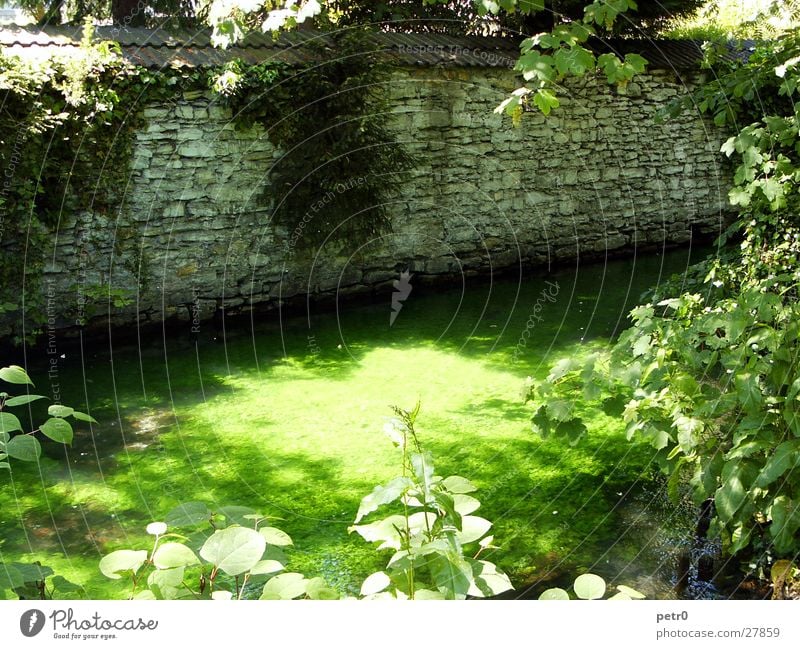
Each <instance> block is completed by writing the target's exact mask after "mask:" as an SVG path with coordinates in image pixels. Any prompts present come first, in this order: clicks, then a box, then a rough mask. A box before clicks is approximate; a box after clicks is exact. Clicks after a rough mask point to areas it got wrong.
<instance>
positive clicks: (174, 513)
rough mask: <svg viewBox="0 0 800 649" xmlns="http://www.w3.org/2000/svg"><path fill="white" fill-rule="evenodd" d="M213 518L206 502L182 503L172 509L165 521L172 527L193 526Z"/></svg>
mask: <svg viewBox="0 0 800 649" xmlns="http://www.w3.org/2000/svg"><path fill="white" fill-rule="evenodd" d="M210 519H211V510H210V509H209V508H208V506H207V505H206V504H205V503H201V502H188V503H182V504H180V505H178V506H177V507H175V508H174V509H172V510H170V512H169V513H168V514H167V516H166V519H165V522H166V523H167V525H169V526H170V527H192V526H194V525H197V524H198V523H207V522H208V521H209V520H210Z"/></svg>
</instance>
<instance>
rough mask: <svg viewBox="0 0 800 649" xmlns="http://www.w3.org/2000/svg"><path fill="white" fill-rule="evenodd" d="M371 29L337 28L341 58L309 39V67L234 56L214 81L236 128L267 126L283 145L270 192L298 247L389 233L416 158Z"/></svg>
mask: <svg viewBox="0 0 800 649" xmlns="http://www.w3.org/2000/svg"><path fill="white" fill-rule="evenodd" d="M364 34H365V33H364V32H362V31H360V30H358V29H351V30H348V31H346V32H342V33H335V34H332V35H331V38H332V39H333V40H334V41H335V47H336V54H337V55H336V57H334V58H331V57H330V56H329V54H328V53H326V52H325V51H324V50H323V49H322V48H321V47H319V46H315V45H314V43H313V42H312V43H309V44H307V45H306V47H307V48H308V50H309V52H310V53H311V54H312V55H314V54H316V55H318V58H317V57H315V60H313V61H312V63H310V64H308V65H305V66H302V67H299V68H298V67H295V66H287V65H283V64H277V63H275V62H272V61H266V62H264V63H260V64H257V65H251V66H247V65H244V64H243V63H242V62H240V61H234V62H232V63H230V64H228V65H227V66H225V67H224V68H223V70H222V71H221V72H220V73H219V74H218V75H217V76H216V77H215V78H214V80H213V87H214V88H215V89H216V91H217V92H219V93H220V94H221V97H222V98H223V101H224V103H225V104H227V105H228V106H230V107H231V109H232V111H233V114H234V116H235V120H236V124H237V126H238V127H240V128H245V129H247V128H251V127H252V126H253V125H254V124H260V125H261V126H262V127H263V128H264V130H265V131H266V134H267V136H268V137H269V139H270V141H271V142H272V143H273V144H274V145H275V147H276V148H277V149H278V150H280V151H281V158H280V159H279V160H278V161H277V162H272V161H270V165H271V166H270V175H271V183H270V184H271V187H266V188H265V193H267V194H268V195H269V196H271V197H273V198H274V199H275V200H276V201H277V204H276V206H275V211H274V214H275V218H276V220H277V222H278V223H280V224H281V225H283V226H285V227H286V228H287V230H288V231H289V233H290V242H291V243H290V245H289V247H290V251H291V252H294V251H295V250H300V249H312V250H313V249H314V247H315V246H317V247H318V246H320V245H322V244H323V243H324V242H327V241H329V240H330V241H332V242H340V241H345V242H348V241H349V242H353V241H358V242H361V241H363V240H364V238H365V237H372V236H374V235H376V234H379V233H382V232H385V231H387V230H388V229H389V228H390V225H391V224H390V222H389V218H388V212H387V209H386V205H387V203H388V202H389V200H390V199H391V197H392V196H393V195H394V193H395V192H397V191H398V190H399V188H400V185H401V181H402V173H403V172H404V171H406V170H408V169H410V168H411V167H412V166H413V164H414V161H413V158H412V157H411V156H410V155H409V154H408V152H407V151H406V149H405V147H404V146H403V145H402V144H401V143H399V142H397V140H396V138H395V137H394V135H393V134H392V133H391V132H390V131H389V128H388V120H389V116H390V113H391V110H390V106H389V103H388V96H387V92H386V90H387V88H388V81H389V70H390V69H389V67H388V66H387V64H386V63H385V62H384V61H382V60H381V59H380V57H379V55H378V52H376V51H375V47H374V45H373V44H371V42H370V41H369V40H367V39H365V38H364ZM298 244H299V245H298Z"/></svg>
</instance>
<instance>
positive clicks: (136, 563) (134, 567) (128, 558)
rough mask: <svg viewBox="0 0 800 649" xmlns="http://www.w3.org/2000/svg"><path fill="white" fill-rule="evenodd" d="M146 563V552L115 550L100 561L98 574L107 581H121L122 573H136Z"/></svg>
mask: <svg viewBox="0 0 800 649" xmlns="http://www.w3.org/2000/svg"><path fill="white" fill-rule="evenodd" d="M145 561H147V551H146V550H117V551H116V552H112V553H111V554H107V555H106V556H104V557H103V558H102V559H100V572H102V573H103V574H104V575H105V576H106V577H108V578H109V579H121V578H122V574H121V573H124V572H133V573H134V574H136V572H137V571H138V570H139V568H141V567H142V566H143V565H144V562H145Z"/></svg>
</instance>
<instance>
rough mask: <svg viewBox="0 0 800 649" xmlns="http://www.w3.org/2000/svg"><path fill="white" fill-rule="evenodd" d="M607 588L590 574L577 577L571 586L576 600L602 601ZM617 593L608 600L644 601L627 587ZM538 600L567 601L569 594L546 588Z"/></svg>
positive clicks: (558, 589)
mask: <svg viewBox="0 0 800 649" xmlns="http://www.w3.org/2000/svg"><path fill="white" fill-rule="evenodd" d="M607 589H608V587H607V586H606V582H605V580H604V579H603V578H602V577H600V576H599V575H595V574H592V573H590V572H587V573H584V574H582V575H579V576H578V577H577V579H575V582H574V583H573V585H572V592H573V593H575V598H576V599H583V600H591V599H603V597H604V596H605V594H606V591H607ZM616 590H617V592H616V593H615V594H614V595H612V596H611V597H609V598H608V599H615V600H619V599H621V600H627V601H630V600H634V599H644V597H645V596H644V595H642V593H640V592H639V591H638V590H634V589H633V588H630V587H629V586H617V588H616ZM539 599H540V600H548V601H550V600H568V599H570V596H569V593H568V592H567V591H566V590H564V589H563V588H548V589H547V590H546V591H544V592H543V593H542V594H541V595H539Z"/></svg>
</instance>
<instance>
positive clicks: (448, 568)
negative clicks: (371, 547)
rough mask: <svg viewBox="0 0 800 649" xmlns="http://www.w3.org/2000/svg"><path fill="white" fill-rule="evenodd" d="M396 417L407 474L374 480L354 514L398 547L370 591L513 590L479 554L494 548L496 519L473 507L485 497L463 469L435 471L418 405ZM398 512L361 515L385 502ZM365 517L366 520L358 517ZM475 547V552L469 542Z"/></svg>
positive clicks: (392, 594)
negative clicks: (422, 438)
mask: <svg viewBox="0 0 800 649" xmlns="http://www.w3.org/2000/svg"><path fill="white" fill-rule="evenodd" d="M395 413H396V414H397V418H395V419H393V420H392V421H390V422H389V423H388V424H387V433H388V434H389V436H390V438H391V439H392V441H393V443H394V444H395V445H397V446H398V447H399V448H400V450H401V452H402V466H403V472H402V475H400V476H398V477H397V478H395V479H394V480H392V481H390V482H389V483H388V484H386V485H382V486H378V487H375V489H374V490H373V491H372V493H371V494H369V495H368V496H366V497H364V499H363V500H362V501H361V506H360V507H359V509H358V514H357V515H356V519H355V523H356V524H355V525H353V526H352V527H350V532H356V533H357V534H359V535H360V536H361V537H362V538H363V539H364V540H365V541H368V542H370V543H377V544H378V546H377V549H378V550H393V551H394V552H393V554H392V557H391V558H390V559H389V563H388V564H387V566H386V570H384V571H381V572H376V573H374V574H372V575H370V576H369V577H367V579H366V580H364V584H363V585H362V587H361V594H362V595H365V596H367V597H369V598H375V599H378V598H380V599H382V598H398V599H465V598H466V597H467V596H473V597H490V596H492V595H497V594H499V593H502V592H505V591H507V590H511V588H512V586H511V582H510V581H509V579H508V577H507V576H506V575H505V573H503V572H502V571H501V570H499V569H498V568H497V566H496V565H495V564H493V563H491V562H489V561H485V560H483V559H479V558H478V557H479V556H480V555H481V553H482V552H483V551H484V550H486V549H487V548H491V547H493V546H492V545H491V543H492V539H493V537H492V536H487V533H488V531H489V529H490V527H491V523H490V522H489V521H487V520H486V519H485V518H481V517H480V516H473V513H474V512H475V511H476V510H477V509H478V508H479V507H480V501H478V499H477V498H475V497H474V496H471V495H469V494H471V493H473V492H475V491H476V488H475V486H474V485H473V484H472V483H471V482H470V481H469V480H467V479H466V478H462V477H461V476H456V475H453V476H448V477H446V478H442V477H441V476H437V475H436V474H435V470H434V464H433V457H432V456H431V454H430V452H427V451H424V450H423V449H422V447H421V445H420V443H419V439H418V437H417V433H416V430H415V428H414V423H415V421H416V418H417V414H418V413H419V404H417V406H416V408H414V410H412V411H406V410H402V409H400V408H395ZM391 504H396V505H397V509H398V510H400V513H395V514H392V515H390V516H386V517H384V518H381V519H378V520H373V521H372V522H370V523H361V521H362V520H363V519H364V518H365V517H367V516H369V515H370V514H372V513H373V512H375V511H376V510H378V509H379V508H381V507H383V506H385V505H391ZM359 523H361V524H359ZM469 547H472V548H473V549H475V553H474V556H469V554H467V552H466V549H467V548H469Z"/></svg>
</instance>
